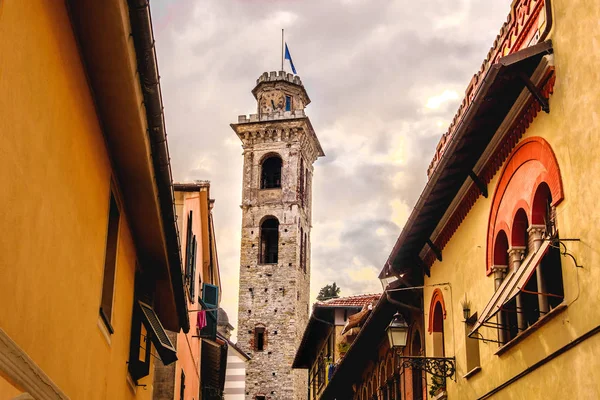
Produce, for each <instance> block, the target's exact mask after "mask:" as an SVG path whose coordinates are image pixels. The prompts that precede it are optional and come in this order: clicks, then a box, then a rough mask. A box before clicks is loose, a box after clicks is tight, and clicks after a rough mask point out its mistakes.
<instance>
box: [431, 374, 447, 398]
mask: <svg viewBox="0 0 600 400" xmlns="http://www.w3.org/2000/svg"><path fill="white" fill-rule="evenodd" d="M442 390H446V380H445V379H444V378H440V377H437V376H433V377H431V386H430V387H429V395H430V396H432V397H433V396H435V395H436V394H438V393H439V392H441V391H442Z"/></svg>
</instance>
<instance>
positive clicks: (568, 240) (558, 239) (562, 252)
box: [550, 238, 583, 268]
mask: <svg viewBox="0 0 600 400" xmlns="http://www.w3.org/2000/svg"><path fill="white" fill-rule="evenodd" d="M550 240H551V241H552V244H550V246H552V247H554V248H557V249H558V251H560V254H561V255H562V256H568V257H571V259H572V260H573V262H574V263H575V267H577V268H583V265H579V264H578V263H577V260H576V259H575V256H574V255H573V254H571V253H569V252H568V251H567V245H566V244H564V243H563V242H579V241H580V239H561V238H557V239H550ZM556 242H558V244H559V245H558V246H556V245H555V243H556ZM560 246H562V248H561V247H560Z"/></svg>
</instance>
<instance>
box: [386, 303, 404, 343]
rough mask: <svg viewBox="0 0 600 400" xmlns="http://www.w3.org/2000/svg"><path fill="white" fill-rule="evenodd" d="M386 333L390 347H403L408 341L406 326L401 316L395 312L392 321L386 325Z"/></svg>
mask: <svg viewBox="0 0 600 400" xmlns="http://www.w3.org/2000/svg"><path fill="white" fill-rule="evenodd" d="M386 332H387V334H388V340H389V341H390V347H392V348H393V347H405V346H406V342H407V340H408V324H407V323H406V321H405V320H404V317H403V316H402V314H400V313H399V312H397V313H396V314H394V319H393V320H392V322H390V324H389V325H388V327H387V329H386Z"/></svg>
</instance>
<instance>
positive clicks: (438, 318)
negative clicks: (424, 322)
mask: <svg viewBox="0 0 600 400" xmlns="http://www.w3.org/2000/svg"><path fill="white" fill-rule="evenodd" d="M432 334H433V355H434V356H435V357H444V353H445V349H444V310H442V303H440V302H439V301H438V302H436V303H435V306H434V308H433V332H432Z"/></svg>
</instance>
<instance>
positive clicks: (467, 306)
mask: <svg viewBox="0 0 600 400" xmlns="http://www.w3.org/2000/svg"><path fill="white" fill-rule="evenodd" d="M460 305H461V306H462V310H463V317H465V322H467V321H468V320H469V318H470V317H471V302H470V301H469V300H467V295H466V294H465V298H464V300H462V301H461V302H460Z"/></svg>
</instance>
